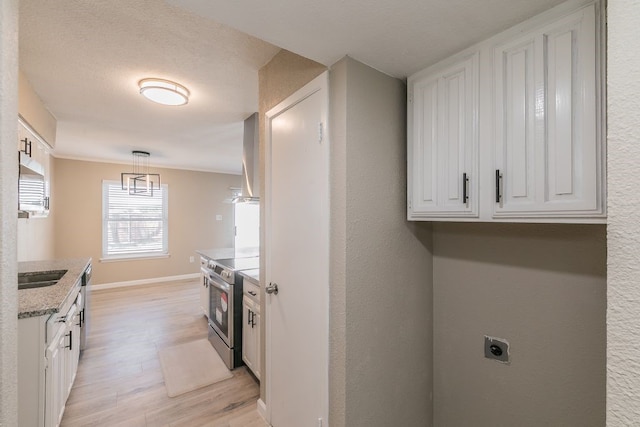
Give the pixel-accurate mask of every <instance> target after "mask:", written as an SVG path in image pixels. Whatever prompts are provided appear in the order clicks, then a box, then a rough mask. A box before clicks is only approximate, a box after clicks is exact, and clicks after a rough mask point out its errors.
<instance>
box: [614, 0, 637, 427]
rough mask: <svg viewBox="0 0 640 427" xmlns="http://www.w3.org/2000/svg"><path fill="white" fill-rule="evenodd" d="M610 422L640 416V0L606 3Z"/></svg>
mask: <svg viewBox="0 0 640 427" xmlns="http://www.w3.org/2000/svg"><path fill="white" fill-rule="evenodd" d="M607 12H608V17H607V19H608V26H607V29H608V34H607V35H608V39H607V42H608V52H607V73H608V74H607V91H608V93H607V96H608V105H607V120H608V123H607V146H608V165H607V170H608V173H609V179H608V208H607V209H608V211H609V215H608V232H609V235H608V256H609V258H608V270H607V287H608V300H607V301H608V313H607V323H608V334H607V346H608V356H609V357H608V358H607V370H608V373H609V377H608V379H607V424H608V425H610V426H622V425H624V426H628V425H637V424H638V422H639V421H638V420H640V209H638V207H639V206H640V196H639V195H638V191H637V188H638V178H637V172H638V165H640V144H639V143H638V142H639V140H640V131H639V130H638V129H640V79H638V75H639V74H640V56H639V55H637V52H638V28H640V2H638V1H637V0H616V1H609V4H608V10H607Z"/></svg>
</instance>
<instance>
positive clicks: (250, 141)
mask: <svg viewBox="0 0 640 427" xmlns="http://www.w3.org/2000/svg"><path fill="white" fill-rule="evenodd" d="M259 201H260V143H259V142H258V113H253V114H252V115H251V116H249V117H248V118H247V119H246V120H245V121H244V138H243V143H242V193H241V194H240V196H238V197H235V198H234V199H233V203H258V202H259Z"/></svg>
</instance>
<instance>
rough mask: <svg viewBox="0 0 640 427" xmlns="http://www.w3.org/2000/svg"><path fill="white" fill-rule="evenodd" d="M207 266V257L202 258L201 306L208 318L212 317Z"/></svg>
mask: <svg viewBox="0 0 640 427" xmlns="http://www.w3.org/2000/svg"><path fill="white" fill-rule="evenodd" d="M206 266H207V260H206V258H202V257H201V258H200V308H201V309H202V312H203V313H204V315H205V316H207V320H208V319H209V318H210V317H211V313H210V312H209V311H210V301H209V299H210V294H209V292H210V290H209V280H208V278H207V275H206V273H205V271H204V268H205V267H206Z"/></svg>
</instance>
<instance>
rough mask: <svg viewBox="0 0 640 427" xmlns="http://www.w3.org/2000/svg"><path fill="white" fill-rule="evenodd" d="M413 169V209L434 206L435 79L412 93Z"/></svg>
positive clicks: (436, 153)
mask: <svg viewBox="0 0 640 427" xmlns="http://www.w3.org/2000/svg"><path fill="white" fill-rule="evenodd" d="M413 111H414V116H415V117H416V119H417V120H415V122H414V135H415V138H416V139H415V143H414V145H413V147H414V156H415V157H414V159H413V162H414V169H413V170H414V171H416V172H417V173H418V175H417V176H416V180H415V181H416V182H415V184H416V185H415V187H414V194H413V200H414V208H415V210H417V211H428V210H430V209H434V208H435V207H436V206H437V204H438V202H437V200H436V197H437V194H438V192H437V190H436V185H437V182H438V161H437V160H438V146H437V143H438V114H437V112H438V80H437V79H432V80H428V81H426V82H423V83H420V84H418V85H416V90H415V96H414V110H413Z"/></svg>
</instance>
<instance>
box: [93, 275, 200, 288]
mask: <svg viewBox="0 0 640 427" xmlns="http://www.w3.org/2000/svg"><path fill="white" fill-rule="evenodd" d="M198 277H200V273H190V274H180V275H178V276H166V277H153V278H151V279H140V280H129V281H126V282H113V283H101V284H92V285H91V290H92V291H101V290H105V289H114V288H126V287H128V286H140V285H150V284H152V283H160V282H177V281H180V280H191V279H197V278H198Z"/></svg>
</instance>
